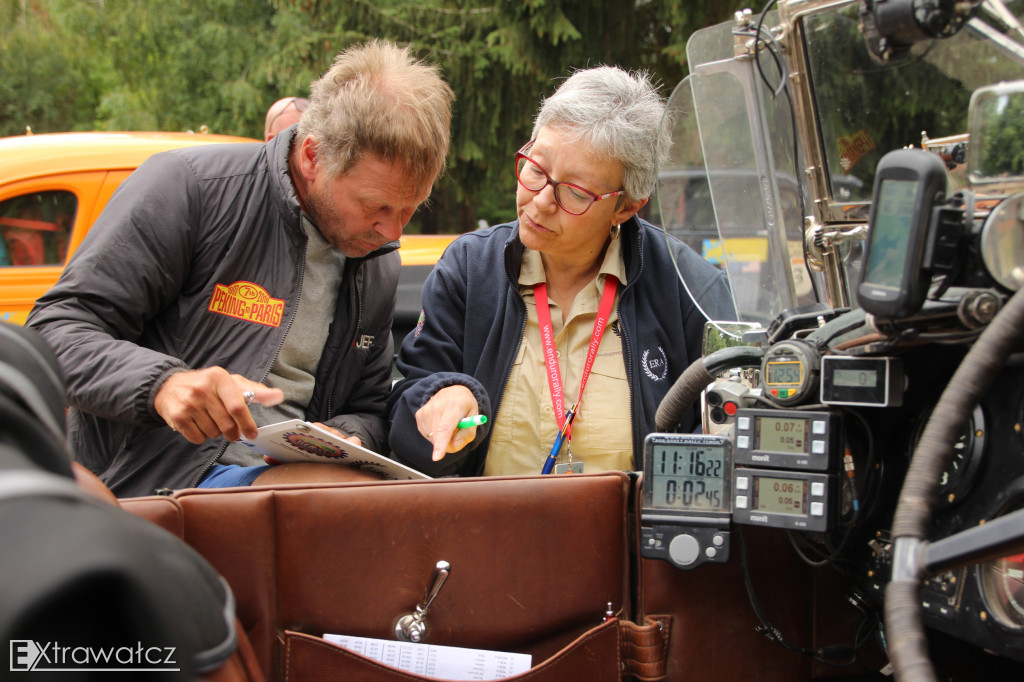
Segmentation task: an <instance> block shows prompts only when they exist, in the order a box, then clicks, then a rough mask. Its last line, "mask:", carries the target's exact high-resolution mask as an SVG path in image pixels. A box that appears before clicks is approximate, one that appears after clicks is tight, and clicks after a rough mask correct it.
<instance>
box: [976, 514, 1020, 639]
mask: <svg viewBox="0 0 1024 682" xmlns="http://www.w3.org/2000/svg"><path fill="white" fill-rule="evenodd" d="M1018 509H1024V499H1019V500H1017V502H1016V503H1014V504H1011V505H1008V506H1007V507H1006V508H1004V510H1003V511H1002V512H1000V515H1002V514H1008V513H1010V512H1012V511H1016V510H1018ZM978 580H979V582H980V583H981V598H982V599H983V600H984V602H985V608H986V609H988V613H989V615H990V616H991V617H992V618H993V619H994V620H995V622H996V623H998V624H999V625H1000V626H1002V627H1004V628H1006V629H1007V630H1010V631H1013V632H1016V633H1019V634H1024V553H1019V554H1011V555H1008V556H1005V557H1003V558H1001V559H996V560H995V561H990V562H988V563H985V564H982V565H980V566H979V567H978Z"/></svg>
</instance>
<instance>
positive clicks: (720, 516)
mask: <svg viewBox="0 0 1024 682" xmlns="http://www.w3.org/2000/svg"><path fill="white" fill-rule="evenodd" d="M643 472H644V478H643V506H642V509H641V542H640V553H641V555H642V556H644V557H647V558H649V559H663V560H665V561H667V562H669V563H670V564H672V565H674V566H676V567H677V568H682V569H691V568H695V567H697V566H699V565H701V564H703V563H705V562H716V563H724V562H726V561H728V560H729V552H730V539H729V523H730V518H731V509H732V493H731V486H732V442H731V441H730V440H729V438H727V437H725V436H718V435H711V434H676V433H652V434H649V435H648V436H647V438H646V439H645V440H644V468H643Z"/></svg>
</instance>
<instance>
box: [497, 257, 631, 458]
mask: <svg viewBox="0 0 1024 682" xmlns="http://www.w3.org/2000/svg"><path fill="white" fill-rule="evenodd" d="M609 276H610V277H615V278H616V279H618V280H619V283H620V284H621V283H622V282H625V281H626V267H625V264H624V263H623V262H622V251H621V248H620V242H619V240H618V239H615V240H613V241H612V242H611V244H610V245H609V247H608V250H607V252H606V253H605V257H604V261H603V262H602V264H601V269H600V271H599V272H598V275H597V276H596V277H595V278H594V280H593V281H591V282H590V283H589V284H587V286H586V287H584V288H583V290H582V291H581V292H580V293H579V294H577V295H576V300H575V301H573V304H572V308H571V309H570V310H569V314H568V315H566V316H565V322H564V324H563V315H562V311H561V310H560V309H559V308H558V306H557V305H556V304H555V303H554V302H553V301H551V302H550V306H551V325H552V327H553V331H554V333H555V349H556V351H557V355H558V368H559V371H560V372H561V376H562V387H563V391H564V393H565V396H564V403H565V408H566V409H568V408H569V407H571V406H572V405H573V403H575V402H576V400H577V398H578V397H579V391H580V379H581V375H582V373H583V364H584V362H585V361H586V358H587V349H588V347H589V346H590V339H591V335H592V334H593V331H594V320H595V319H596V318H597V310H598V306H599V305H600V302H601V293H602V292H603V290H604V282H605V278H606V277H609ZM543 281H545V277H544V266H543V264H542V263H541V257H540V254H539V253H537V252H536V251H531V250H529V249H527V250H526V252H525V253H524V255H523V265H522V268H521V270H520V272H519V292H520V294H522V296H523V298H524V299H525V301H526V312H527V320H526V330H525V331H524V333H523V340H522V342H521V343H520V344H519V352H518V353H517V355H516V359H515V363H514V364H513V366H512V372H511V373H510V374H509V378H508V382H507V383H506V384H505V393H504V395H503V396H502V399H501V406H500V407H499V408H498V414H497V415H496V417H495V420H494V427H493V429H492V432H491V444H490V448H489V449H488V452H487V461H486V463H485V465H484V475H485V476H506V475H521V474H539V473H540V472H541V468H542V467H543V466H544V460H545V459H546V458H547V456H548V453H549V452H550V451H551V446H552V445H553V444H554V442H555V436H556V435H557V434H558V421H557V420H556V419H555V413H554V408H553V406H552V400H551V389H550V385H549V384H548V378H547V368H546V366H545V363H544V349H543V344H542V343H541V336H540V325H539V323H538V321H537V304H536V301H535V300H534V293H533V286H534V285H535V284H537V283H539V282H543ZM617 300H618V294H616V301H617ZM618 319H619V318H618V314H617V306H613V307H612V312H611V316H610V317H609V318H608V326H607V327H606V328H605V333H604V336H603V337H602V338H601V345H600V346H599V347H598V351H597V357H596V359H595V360H594V366H593V369H592V370H591V372H590V377H589V378H588V379H587V386H586V390H585V391H584V394H583V406H582V408H581V409H580V411H579V412H578V413H577V415H576V419H575V420H574V421H573V425H572V440H571V442H570V443H569V444H568V447H566V446H563V447H562V452H561V455H560V457H559V459H558V462H559V463H565V462H568V461H569V457H568V455H567V451H571V453H572V460H573V461H574V462H576V461H582V462H584V466H585V469H584V471H586V472H594V471H607V470H620V471H627V470H631V469H633V468H634V467H633V427H632V421H631V419H630V407H629V405H630V401H629V384H628V383H627V380H626V368H625V363H624V362H623V359H622V338H621V337H620V336H619V335H618V334H617V333H616V330H617V328H618V325H617V324H616V323H617V321H618Z"/></svg>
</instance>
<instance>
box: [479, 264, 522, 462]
mask: <svg viewBox="0 0 1024 682" xmlns="http://www.w3.org/2000/svg"><path fill="white" fill-rule="evenodd" d="M505 278H506V279H507V280H508V281H509V283H510V285H511V283H512V278H511V277H509V276H508V271H507V270H506V272H505ZM510 291H515V293H516V300H517V301H518V302H519V309H520V312H522V314H523V323H522V324H521V325H520V326H519V342H518V343H517V344H516V350H515V352H514V353H512V354H511V355H510V356H509V361H508V364H506V365H505V376H504V377H503V379H502V384H501V385H502V386H507V385H508V378H509V376H510V375H511V374H512V365H514V364H515V362H516V357H518V355H519V349H520V348H522V346H523V337H524V336H525V335H526V323H527V321H528V319H529V313H528V312H527V310H526V299H524V298H523V295H522V294H521V293H520V292H519V283H518V282H516V283H515V284H514V285H511V286H510ZM504 396H505V391H504V389H502V390H501V391H500V392H499V393H498V397H497V400H495V401H494V404H493V405H492V406H491V413H492V414H493V415H494V416H493V417H492V419H497V417H498V410H499V409H500V408H501V399H502V398H503V397H504ZM493 433H494V431H493V430H492V431H491V433H488V434H487V450H488V451H490V449H491V434H493ZM486 460H487V457H486V456H485V457H484V459H483V461H481V462H480V466H478V467H477V472H476V475H477V476H480V475H482V474H483V472H484V465H485V463H486Z"/></svg>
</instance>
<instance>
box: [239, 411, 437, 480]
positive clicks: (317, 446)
mask: <svg viewBox="0 0 1024 682" xmlns="http://www.w3.org/2000/svg"><path fill="white" fill-rule="evenodd" d="M239 442H241V443H243V444H245V445H248V446H249V447H251V448H253V449H255V450H256V451H257V452H261V453H263V454H264V455H267V456H268V457H271V458H272V459H274V460H276V461H278V462H333V463H335V464H344V465H346V466H350V467H352V468H353V469H361V470H363V471H370V472H372V473H375V474H377V475H378V476H380V477H381V478H385V479H388V480H393V481H396V480H397V481H404V480H409V479H426V478H430V476H427V475H426V474H423V473H420V472H419V471H416V470H415V469H413V468H411V467H407V466H405V465H404V464H400V463H398V462H396V461H395V460H393V459H389V458H387V457H384V456H383V455H378V454H377V453H376V452H374V451H372V450H367V449H366V448H363V447H360V446H358V445H354V444H353V443H349V442H348V441H347V440H342V439H341V438H338V436H336V435H335V434H333V433H331V432H330V431H327V430H325V429H322V428H320V427H319V426H317V425H316V424H310V423H309V422H305V421H302V420H301V419H289V420H288V421H283V422H278V423H277V424H270V425H269V426H261V427H260V432H259V435H258V436H256V438H255V440H249V439H248V438H245V437H243V438H242V439H241V440H240V441H239Z"/></svg>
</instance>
